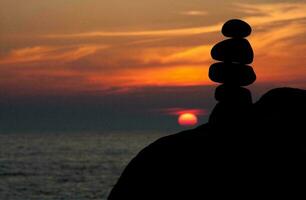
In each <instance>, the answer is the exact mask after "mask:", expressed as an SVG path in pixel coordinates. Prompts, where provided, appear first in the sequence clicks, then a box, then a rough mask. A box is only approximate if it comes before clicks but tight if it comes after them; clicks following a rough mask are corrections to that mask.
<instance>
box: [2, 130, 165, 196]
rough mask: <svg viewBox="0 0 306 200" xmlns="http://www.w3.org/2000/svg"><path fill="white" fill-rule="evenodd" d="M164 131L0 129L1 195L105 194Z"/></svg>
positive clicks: (106, 194)
mask: <svg viewBox="0 0 306 200" xmlns="http://www.w3.org/2000/svg"><path fill="white" fill-rule="evenodd" d="M162 136H164V134H162V133H143V134H140V133H112V134H106V133H99V134H98V133H75V134H64V133H62V134H58V133H57V134H56V133H49V134H39V133H36V134H34V133H31V134H29V133H24V134H21V133H19V134H0V199H5V200H11V199H12V200H15V199H18V200H19V199H20V200H28V199H43V200H44V199H46V200H48V199H102V200H103V199H106V197H107V196H108V194H109V192H110V189H111V188H112V186H113V185H114V184H115V183H116V181H117V179H118V177H119V176H120V174H121V172H122V170H123V169H124V167H125V166H126V164H127V163H128V162H129V161H130V160H131V158H133V157H134V156H135V155H136V154H137V153H138V152H139V151H140V150H141V149H142V148H143V147H145V146H146V145H148V144H149V143H151V142H153V141H154V140H156V139H157V138H159V137H162Z"/></svg>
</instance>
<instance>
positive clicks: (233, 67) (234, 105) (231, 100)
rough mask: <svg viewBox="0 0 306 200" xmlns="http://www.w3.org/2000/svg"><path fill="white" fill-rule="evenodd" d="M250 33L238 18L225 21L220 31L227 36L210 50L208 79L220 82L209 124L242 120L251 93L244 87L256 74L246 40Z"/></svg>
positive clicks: (244, 23)
mask: <svg viewBox="0 0 306 200" xmlns="http://www.w3.org/2000/svg"><path fill="white" fill-rule="evenodd" d="M251 32H252V29H251V27H250V25H249V24H247V23H246V22H244V21H242V20H239V19H232V20H229V21H227V22H226V23H225V24H224V25H223V27H222V34H223V35H224V36H225V37H229V39H226V40H224V41H221V42H219V43H218V44H216V45H215V46H214V47H213V48H212V50H211V56H212V58H213V59H215V60H217V61H220V62H217V63H214V64H212V65H211V66H210V69H209V78H210V79H211V80H212V81H214V82H217V83H221V84H222V85H220V86H218V87H217V88H216V92H215V98H216V100H217V101H218V104H217V105H216V107H215V108H214V110H213V112H212V114H211V117H210V123H212V124H218V125H220V124H232V123H233V122H237V121H239V122H241V120H243V119H245V117H247V116H246V114H247V113H249V109H250V107H251V105H252V95H251V92H250V91H249V90H248V89H246V88H244V87H243V86H248V85H251V84H252V83H254V82H255V80H256V75H255V72H254V70H253V68H252V67H251V66H249V64H251V63H252V62H253V58H254V53H253V50H252V47H251V45H250V43H249V42H248V40H247V39H245V38H246V37H247V36H249V35H250V34H251Z"/></svg>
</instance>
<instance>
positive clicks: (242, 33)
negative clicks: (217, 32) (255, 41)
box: [222, 19, 252, 38]
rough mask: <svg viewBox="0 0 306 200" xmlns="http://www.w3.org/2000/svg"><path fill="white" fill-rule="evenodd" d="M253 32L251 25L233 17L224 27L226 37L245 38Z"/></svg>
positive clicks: (223, 32) (223, 31)
mask: <svg viewBox="0 0 306 200" xmlns="http://www.w3.org/2000/svg"><path fill="white" fill-rule="evenodd" d="M251 32H252V28H251V26H250V25H249V24H248V23H246V22H244V21H242V20H240V19H231V20H229V21H227V22H225V24H224V25H223V27H222V34H223V35H224V36H226V37H233V38H236V37H237V38H244V37H248V36H249V35H250V34H251Z"/></svg>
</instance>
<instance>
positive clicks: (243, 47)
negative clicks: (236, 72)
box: [211, 39, 254, 64]
mask: <svg viewBox="0 0 306 200" xmlns="http://www.w3.org/2000/svg"><path fill="white" fill-rule="evenodd" d="M211 56H212V58H213V59H215V60H218V61H224V62H232V63H233V62H236V63H241V64H250V63H252V62H253V58H254V53H253V50H252V47H251V45H250V43H249V42H248V41H247V40H246V39H227V40H224V41H222V42H219V43H218V44H216V45H215V46H214V47H213V49H212V50H211Z"/></svg>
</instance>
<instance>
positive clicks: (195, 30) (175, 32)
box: [42, 24, 221, 39]
mask: <svg viewBox="0 0 306 200" xmlns="http://www.w3.org/2000/svg"><path fill="white" fill-rule="evenodd" d="M220 26H221V24H217V25H211V26H204V27H191V28H181V29H179V28H178V29H162V30H143V31H118V32H112V31H93V32H84V33H71V34H48V35H44V36H42V37H44V38H50V39H54V38H90V37H130V36H138V37H139V36H164V37H166V36H186V35H196V34H204V33H211V32H216V31H219V29H220Z"/></svg>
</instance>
